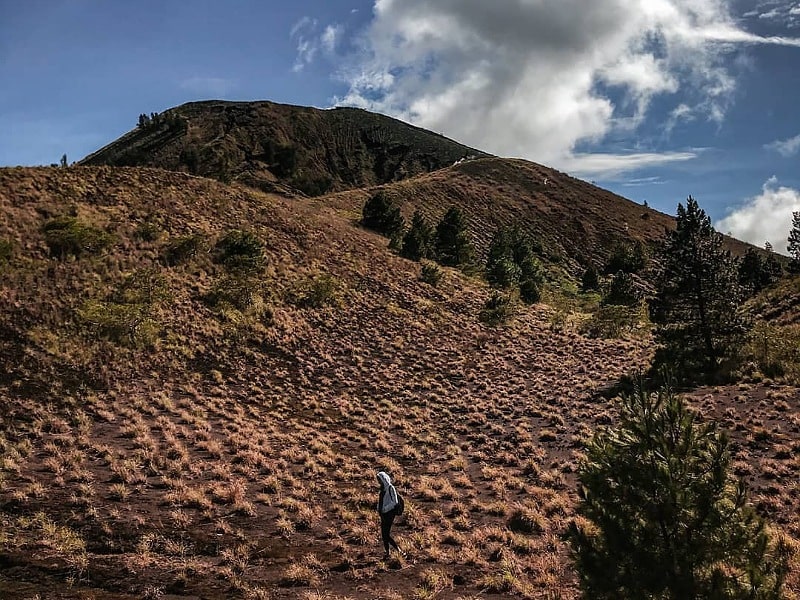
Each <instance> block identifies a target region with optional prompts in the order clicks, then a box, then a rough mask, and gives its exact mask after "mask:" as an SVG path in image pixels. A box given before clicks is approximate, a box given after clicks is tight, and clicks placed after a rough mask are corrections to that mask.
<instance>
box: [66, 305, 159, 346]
mask: <svg viewBox="0 0 800 600" xmlns="http://www.w3.org/2000/svg"><path fill="white" fill-rule="evenodd" d="M78 316H79V317H80V318H81V320H82V321H83V322H84V323H86V324H88V325H89V326H90V327H91V328H92V329H93V331H94V332H95V334H96V335H99V336H101V337H105V338H107V339H109V340H111V341H112V342H115V343H117V344H121V345H123V346H131V347H147V346H152V345H153V344H154V343H155V341H156V339H157V338H158V326H157V324H156V323H155V321H153V319H152V318H151V317H150V311H149V309H148V307H147V306H145V305H143V304H122V303H118V302H98V301H96V300H90V301H88V302H86V303H85V304H84V305H83V307H82V308H81V309H80V310H79V311H78Z"/></svg>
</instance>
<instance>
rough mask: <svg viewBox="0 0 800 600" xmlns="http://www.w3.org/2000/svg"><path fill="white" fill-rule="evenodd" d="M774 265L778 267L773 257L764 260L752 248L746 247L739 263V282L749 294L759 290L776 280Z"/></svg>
mask: <svg viewBox="0 0 800 600" xmlns="http://www.w3.org/2000/svg"><path fill="white" fill-rule="evenodd" d="M775 265H777V266H778V268H780V264H779V263H778V262H777V261H776V260H775V257H773V256H770V257H768V258H767V259H766V260H764V259H762V258H761V255H760V254H759V253H758V252H756V250H755V249H754V248H748V249H747V252H746V253H745V255H744V256H743V257H742V261H741V262H740V263H739V283H740V284H741V285H742V287H743V288H744V289H745V290H746V291H747V292H749V293H750V294H751V295H752V294H755V293H757V292H760V291H761V290H763V289H764V288H765V287H767V286H768V285H770V284H772V283H773V282H775V281H776V280H777V278H778V277H777V276H776V272H775V271H776V269H775Z"/></svg>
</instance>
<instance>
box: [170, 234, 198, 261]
mask: <svg viewBox="0 0 800 600" xmlns="http://www.w3.org/2000/svg"><path fill="white" fill-rule="evenodd" d="M204 245H205V236H204V235H203V234H202V233H190V234H188V235H181V236H178V237H176V238H173V239H171V240H170V241H169V242H167V245H166V246H165V247H164V252H163V256H164V262H166V264H168V265H170V266H175V265H178V264H180V263H184V262H186V261H188V260H189V259H191V258H194V257H195V256H197V254H198V253H199V252H200V251H202V250H203V247H204Z"/></svg>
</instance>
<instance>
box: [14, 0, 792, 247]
mask: <svg viewBox="0 0 800 600" xmlns="http://www.w3.org/2000/svg"><path fill="white" fill-rule="evenodd" d="M798 38H800V0H748V1H744V0H728V1H726V0H593V2H592V3H586V2H585V1H584V0H497V1H496V2H491V3H487V2H485V1H484V0H435V1H433V0H375V1H371V0H370V1H367V0H347V1H346V0H324V1H323V0H296V1H294V2H272V1H258V0H230V1H229V2H224V3H223V2H219V1H210V0H193V1H192V2H191V3H188V2H183V1H181V2H179V1H177V0H162V1H159V2H155V1H139V2H122V1H110V0H60V1H59V0H26V1H25V2H20V1H18V0H13V1H12V0H0V165H17V164H22V165H33V164H49V163H52V162H57V161H58V159H59V158H60V156H61V155H62V154H63V153H66V154H67V155H68V157H69V159H70V160H76V159H79V158H82V157H83V156H85V155H86V154H88V153H90V152H92V151H93V150H95V149H97V148H99V147H100V146H102V145H104V144H105V143H107V142H109V141H111V140H113V139H114V138H116V137H118V136H119V135H121V134H122V133H124V132H125V131H127V130H129V129H130V128H132V127H133V126H134V125H135V123H136V118H137V116H138V114H139V113H141V112H152V111H160V110H163V109H165V108H169V107H171V106H175V105H178V104H181V103H183V102H187V101H191V100H198V99H208V98H224V99H231V100H257V99H267V100H273V101H277V102H287V103H292V104H302V105H313V106H318V107H329V106H333V105H337V104H346V105H355V106H363V107H365V108H368V109H372V110H376V111H378V112H384V113H387V114H392V115H394V116H398V117H400V118H403V119H405V120H407V121H411V122H414V123H416V124H419V125H421V126H423V127H428V128H430V129H432V130H434V131H437V132H440V133H443V134H445V135H448V136H450V137H453V138H454V139H457V140H459V141H462V142H464V143H467V144H470V145H472V146H475V147H478V148H481V149H484V150H487V151H490V152H493V153H496V154H499V155H504V156H521V157H523V158H528V159H530V160H534V161H537V162H541V163H543V164H547V165H549V166H554V167H556V168H559V169H562V170H564V171H567V172H569V173H572V174H575V175H577V176H580V177H583V178H584V179H587V180H591V181H596V182H597V183H598V185H602V186H603V187H607V188H609V189H612V190H614V191H616V192H618V193H620V194H622V195H624V196H626V197H628V198H631V199H633V200H637V201H645V200H646V201H647V202H648V203H649V204H650V205H651V206H653V207H655V208H658V209H660V210H663V211H664V212H668V213H670V214H674V212H675V207H676V205H677V203H678V202H679V201H682V200H684V199H685V198H686V196H687V195H689V194H692V195H693V196H694V197H695V198H696V199H697V200H698V201H699V202H700V205H701V206H702V207H704V208H705V209H706V210H707V212H708V213H709V214H710V215H711V216H712V218H713V219H714V220H715V222H716V223H717V224H718V226H719V228H720V229H721V230H723V231H731V232H732V233H734V234H735V235H737V237H741V238H743V239H747V240H748V241H752V242H754V243H758V244H763V243H764V241H765V240H767V239H769V240H770V241H771V242H772V243H773V244H774V245H775V246H776V248H781V247H782V246H783V244H784V242H785V237H786V234H787V233H788V229H789V226H790V223H791V212H792V210H800V192H799V191H798V190H800V171H798V168H797V167H798V156H800V117H799V116H798V108H797V98H798V96H800V41H798Z"/></svg>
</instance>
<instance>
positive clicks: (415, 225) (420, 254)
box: [400, 210, 433, 260]
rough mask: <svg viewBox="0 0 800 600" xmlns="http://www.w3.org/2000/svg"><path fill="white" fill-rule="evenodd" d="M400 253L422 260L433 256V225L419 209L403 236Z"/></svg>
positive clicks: (406, 256)
mask: <svg viewBox="0 0 800 600" xmlns="http://www.w3.org/2000/svg"><path fill="white" fill-rule="evenodd" d="M400 255H401V256H404V257H405V258H410V259H411V260H421V259H423V258H431V257H432V256H433V227H431V226H430V224H429V223H428V221H427V220H426V219H425V216H424V215H423V214H422V213H421V212H420V211H418V210H415V211H414V215H413V216H412V217H411V227H410V228H409V229H408V231H407V232H406V234H405V235H404V236H403V245H402V247H401V248H400Z"/></svg>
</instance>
